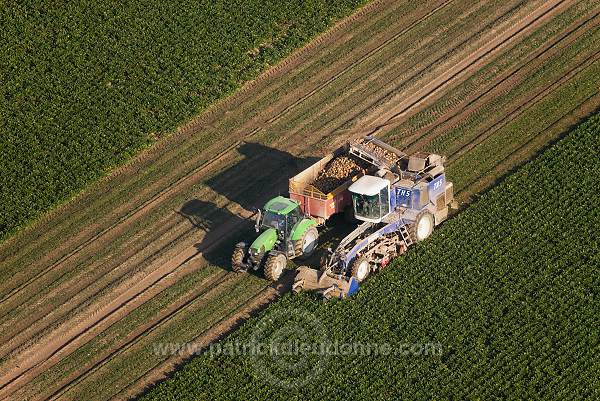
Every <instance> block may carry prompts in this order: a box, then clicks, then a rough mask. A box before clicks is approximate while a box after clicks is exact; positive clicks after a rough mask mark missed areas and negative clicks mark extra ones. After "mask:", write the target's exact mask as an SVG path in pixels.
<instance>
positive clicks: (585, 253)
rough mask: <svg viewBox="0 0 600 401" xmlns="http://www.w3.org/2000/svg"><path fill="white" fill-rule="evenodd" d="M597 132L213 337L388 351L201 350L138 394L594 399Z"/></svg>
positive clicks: (587, 127) (599, 384)
mask: <svg viewBox="0 0 600 401" xmlns="http://www.w3.org/2000/svg"><path fill="white" fill-rule="evenodd" d="M599 136H600V115H599V114H596V115H595V116H593V117H591V118H590V119H588V120H587V121H586V122H585V123H583V124H581V125H580V126H578V127H577V128H576V129H574V130H572V131H571V132H570V133H569V134H568V135H567V136H566V137H565V138H563V139H562V140H560V141H559V142H558V143H556V144H555V145H553V146H551V147H550V148H548V149H547V150H546V151H545V152H544V153H543V154H541V155H540V156H539V157H538V158H536V159H535V160H534V161H532V162H530V163H528V164H527V165H525V166H523V167H521V168H520V169H518V170H517V171H516V172H514V173H513V174H511V175H510V176H508V177H507V178H506V179H505V180H503V181H502V182H501V183H500V184H499V185H497V186H496V187H494V188H493V189H492V190H490V191H488V192H487V193H485V194H483V195H482V196H481V198H480V199H479V200H478V201H477V202H475V203H474V204H473V205H472V206H470V207H469V208H467V209H466V210H465V211H464V212H462V213H460V214H459V215H457V216H456V217H455V218H453V219H451V220H450V221H448V222H446V223H445V224H444V225H443V226H442V227H441V228H440V229H439V230H437V231H436V232H435V233H434V235H433V236H432V238H431V239H429V240H427V241H425V242H424V243H423V244H421V245H419V246H417V247H415V248H413V249H411V250H410V251H409V252H408V253H407V254H405V255H404V256H403V257H401V258H399V259H398V260H396V262H395V263H394V264H393V265H392V266H391V267H389V268H386V270H384V271H383V272H382V273H380V274H378V275H377V276H375V277H373V278H371V279H370V280H368V281H367V283H366V284H365V285H364V286H363V288H362V289H361V291H360V292H359V293H358V295H357V296H356V297H355V298H353V299H350V300H344V301H339V302H328V303H323V302H320V301H318V300H316V299H314V298H313V297H312V296H291V295H289V296H285V297H284V298H283V299H282V300H281V301H279V302H277V303H275V304H273V305H271V306H270V307H269V308H268V309H267V310H266V311H265V312H263V313H262V314H261V315H260V316H259V317H257V318H254V319H251V320H250V321H248V322H247V323H245V324H244V325H243V326H242V327H241V329H240V330H238V331H237V332H235V333H233V334H232V335H230V336H229V337H228V338H227V339H226V340H224V342H223V343H221V345H220V346H221V347H222V348H221V350H227V349H230V350H233V349H234V347H233V345H235V344H251V343H254V342H255V341H256V340H257V338H258V339H259V342H260V343H261V344H273V343H277V344H280V345H281V344H283V343H285V339H286V338H294V339H296V340H297V339H301V340H303V341H304V342H305V343H310V344H314V343H322V342H326V343H328V344H331V343H337V344H356V343H362V344H365V343H370V344H379V345H387V346H388V348H387V349H388V351H389V352H388V353H387V354H386V355H378V356H374V355H370V356H367V355H357V354H353V353H347V355H342V353H341V352H338V353H333V354H328V355H327V356H323V355H316V354H311V355H312V356H311V357H309V358H308V359H309V360H311V361H312V362H311V364H306V363H303V362H302V361H306V360H307V357H306V354H304V355H303V356H301V357H300V359H298V356H297V355H293V354H292V355H291V356H289V355H286V356H279V357H273V355H272V354H271V355H267V356H265V355H262V356H249V355H235V352H230V353H229V354H228V353H227V352H225V353H221V354H216V353H214V352H213V353H212V354H211V353H208V352H205V353H203V354H202V355H200V356H198V357H195V358H194V359H192V361H191V362H189V363H188V364H187V365H186V366H184V367H183V369H181V370H180V371H178V372H177V373H176V374H175V375H174V377H173V378H171V379H169V380H167V381H165V382H163V383H161V384H159V385H158V386H156V387H155V388H153V389H152V390H151V391H149V393H147V394H146V395H145V396H144V397H143V399H144V400H175V399H177V400H187V399H189V400H191V399H194V400H204V399H206V400H208V399H210V400H215V399H223V400H231V399H244V400H247V399H259V398H260V399H286V400H287V399H319V398H327V399H369V398H373V397H375V398H381V399H431V398H434V399H449V398H454V399H486V400H487V399H497V398H500V399H501V398H507V397H510V398H517V399H531V398H537V399H565V398H571V397H575V398H587V399H598V398H600V379H599V378H598V372H600V362H599V360H598V358H597V356H598V353H599V351H600V344H599V341H598V335H599V329H598V319H597V302H598V288H599V287H600V282H599V277H598V272H597V267H598V266H599V265H600V257H599V253H598V249H599V248H600V241H599V240H598V232H599V231H600V212H599V211H598V205H597V196H595V194H596V192H597V184H598V178H597V177H598V171H599V170H600V160H599V159H598V157H597V149H598V145H599V142H598V138H599ZM282 339H283V340H282ZM411 344H412V345H411ZM423 344H425V346H423ZM428 344H431V345H433V346H434V347H433V348H430V349H431V350H433V351H435V352H433V351H432V352H429V353H427V352H423V349H424V350H427V345H428ZM409 345H410V346H409ZM228 347H229V348H228ZM413 347H416V348H413ZM419 347H420V348H419ZM239 349H240V348H239V347H238V350H239ZM380 349H383V348H380ZM214 350H215V348H213V351H214ZM398 350H403V352H400V353H398ZM410 350H413V351H410ZM419 350H420V351H419ZM406 351H410V352H406ZM417 351H419V352H417ZM294 383H295V384H297V385H294ZM282 384H283V385H284V386H281V385H282Z"/></svg>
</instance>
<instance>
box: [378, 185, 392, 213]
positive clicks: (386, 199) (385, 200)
mask: <svg viewBox="0 0 600 401" xmlns="http://www.w3.org/2000/svg"><path fill="white" fill-rule="evenodd" d="M379 197H380V199H381V216H385V215H387V214H388V213H389V212H390V195H389V190H388V187H384V188H383V189H382V190H381V192H380V193H379Z"/></svg>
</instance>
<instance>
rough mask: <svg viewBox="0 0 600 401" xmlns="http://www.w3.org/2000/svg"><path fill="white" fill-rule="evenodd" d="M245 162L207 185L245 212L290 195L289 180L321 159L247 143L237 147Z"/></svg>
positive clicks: (242, 161) (212, 179)
mask: <svg viewBox="0 0 600 401" xmlns="http://www.w3.org/2000/svg"><path fill="white" fill-rule="evenodd" d="M237 151H238V152H239V154H240V155H242V156H244V157H243V159H242V160H240V161H239V162H238V163H236V164H235V165H233V166H230V167H228V168H227V169H225V170H223V171H221V172H220V173H219V174H218V175H216V176H214V177H212V178H210V179H208V180H207V181H206V182H205V184H206V185H208V186H209V187H210V188H212V189H213V190H214V191H215V192H217V193H218V194H220V195H222V196H224V197H226V198H227V199H229V200H230V201H232V202H235V203H237V204H239V205H241V206H242V207H243V208H244V209H246V210H253V208H261V207H262V206H263V205H264V204H265V203H266V202H267V201H268V200H269V199H271V198H273V197H275V196H277V195H283V196H288V180H289V178H290V177H292V176H294V175H296V174H298V173H299V172H300V171H302V170H304V169H306V168H307V167H309V166H310V165H312V164H314V163H315V162H316V161H318V160H319V158H317V157H304V158H303V157H296V156H294V155H292V154H291V153H288V152H285V151H283V150H279V149H275V148H271V147H268V146H265V145H262V144H260V143H255V142H247V143H243V144H242V145H240V146H239V147H238V148H237Z"/></svg>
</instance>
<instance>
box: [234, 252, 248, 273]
mask: <svg viewBox="0 0 600 401" xmlns="http://www.w3.org/2000/svg"><path fill="white" fill-rule="evenodd" d="M245 254H246V250H245V249H244V248H242V247H240V246H237V247H235V249H234V250H233V255H231V269H232V270H233V271H234V272H243V271H246V269H244V255H245Z"/></svg>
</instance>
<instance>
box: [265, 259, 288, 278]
mask: <svg viewBox="0 0 600 401" xmlns="http://www.w3.org/2000/svg"><path fill="white" fill-rule="evenodd" d="M286 264H287V258H286V257H285V255H284V254H282V253H273V254H270V255H269V256H268V257H267V263H265V277H266V278H267V279H268V280H271V281H277V280H279V277H281V274H282V273H283V270H284V269H285V266H286Z"/></svg>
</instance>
